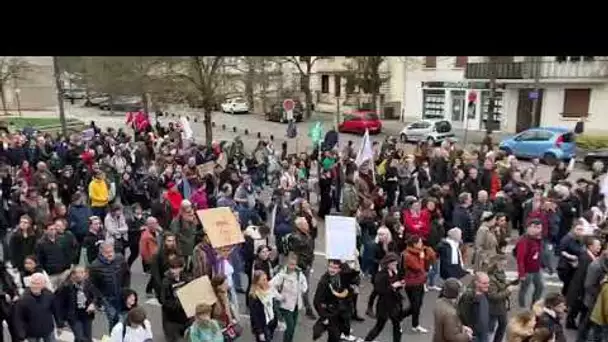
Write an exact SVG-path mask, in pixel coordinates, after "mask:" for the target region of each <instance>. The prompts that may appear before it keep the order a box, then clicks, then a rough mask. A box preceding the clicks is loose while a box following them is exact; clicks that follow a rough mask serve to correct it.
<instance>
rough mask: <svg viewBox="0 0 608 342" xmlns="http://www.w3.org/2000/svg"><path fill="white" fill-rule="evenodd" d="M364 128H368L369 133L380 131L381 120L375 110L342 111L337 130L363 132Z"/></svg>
mask: <svg viewBox="0 0 608 342" xmlns="http://www.w3.org/2000/svg"><path fill="white" fill-rule="evenodd" d="M366 128H367V129H369V133H370V134H378V133H380V132H381V131H382V121H380V118H379V117H378V113H376V112H375V111H372V110H365V111H355V112H349V113H344V114H343V121H342V123H341V124H340V125H339V126H338V131H340V132H343V133H358V134H365V129H366Z"/></svg>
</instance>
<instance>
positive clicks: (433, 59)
mask: <svg viewBox="0 0 608 342" xmlns="http://www.w3.org/2000/svg"><path fill="white" fill-rule="evenodd" d="M424 67H425V68H436V67H437V56H426V60H425V62H424Z"/></svg>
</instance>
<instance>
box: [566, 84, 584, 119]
mask: <svg viewBox="0 0 608 342" xmlns="http://www.w3.org/2000/svg"><path fill="white" fill-rule="evenodd" d="M590 98H591V89H566V90H565V91H564V111H563V113H562V116H563V117H565V118H580V117H586V116H587V115H588V114H589V99H590Z"/></svg>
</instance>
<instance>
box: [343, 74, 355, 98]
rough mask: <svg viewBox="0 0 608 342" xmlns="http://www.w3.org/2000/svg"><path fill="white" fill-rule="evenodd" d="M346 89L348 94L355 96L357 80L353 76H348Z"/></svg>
mask: <svg viewBox="0 0 608 342" xmlns="http://www.w3.org/2000/svg"><path fill="white" fill-rule="evenodd" d="M344 88H346V89H344V90H346V93H347V94H353V93H354V92H355V78H354V77H353V76H350V75H349V76H346V86H345V87H344Z"/></svg>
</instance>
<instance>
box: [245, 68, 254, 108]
mask: <svg viewBox="0 0 608 342" xmlns="http://www.w3.org/2000/svg"><path fill="white" fill-rule="evenodd" d="M247 59H248V60H247V75H246V76H245V97H246V98H247V103H248V104H249V108H250V110H251V111H254V110H255V94H254V92H255V89H254V88H255V67H256V65H255V63H254V62H255V61H254V60H253V59H252V57H247Z"/></svg>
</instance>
